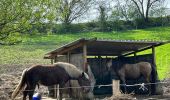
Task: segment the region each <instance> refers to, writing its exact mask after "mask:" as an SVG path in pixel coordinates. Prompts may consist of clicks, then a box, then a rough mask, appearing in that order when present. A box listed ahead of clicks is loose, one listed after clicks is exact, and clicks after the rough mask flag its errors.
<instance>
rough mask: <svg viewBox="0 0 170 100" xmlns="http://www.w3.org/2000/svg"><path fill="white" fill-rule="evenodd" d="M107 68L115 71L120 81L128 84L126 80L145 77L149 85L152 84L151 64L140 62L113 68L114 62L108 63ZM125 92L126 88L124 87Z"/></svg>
mask: <svg viewBox="0 0 170 100" xmlns="http://www.w3.org/2000/svg"><path fill="white" fill-rule="evenodd" d="M107 66H108V67H109V69H110V70H111V69H113V71H114V72H115V73H116V74H117V76H118V77H119V79H120V80H121V81H122V82H123V84H126V79H133V80H135V79H138V78H139V77H141V76H143V77H144V79H145V81H146V82H147V83H150V77H151V72H152V69H153V68H152V66H151V64H150V63H149V62H139V63H135V64H122V65H121V66H112V60H110V61H108V63H107ZM124 90H125V92H127V90H126V86H124ZM150 90H151V86H149V94H150Z"/></svg>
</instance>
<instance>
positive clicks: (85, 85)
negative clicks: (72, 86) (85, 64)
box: [78, 72, 91, 93]
mask: <svg viewBox="0 0 170 100" xmlns="http://www.w3.org/2000/svg"><path fill="white" fill-rule="evenodd" d="M78 83H79V84H80V86H82V89H83V92H86V93H87V92H89V91H90V89H91V87H90V79H89V76H88V75H87V74H86V73H85V72H82V74H81V75H80V76H79V78H78Z"/></svg>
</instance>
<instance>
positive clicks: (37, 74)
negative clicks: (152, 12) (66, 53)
mask: <svg viewBox="0 0 170 100" xmlns="http://www.w3.org/2000/svg"><path fill="white" fill-rule="evenodd" d="M71 79H72V80H78V83H79V84H80V86H90V81H89V77H88V75H87V74H86V73H85V72H83V71H81V70H79V69H78V68H77V67H76V66H74V65H72V64H69V63H64V62H58V63H56V64H53V65H35V66H33V67H31V68H29V69H25V70H24V71H23V73H22V77H21V81H20V83H19V84H18V86H17V87H16V89H15V90H14V92H13V93H12V100H13V99H14V98H15V97H16V96H17V95H18V93H19V92H20V91H21V90H22V89H23V88H24V87H25V86H26V87H25V89H24V90H23V100H26V97H27V95H29V100H32V96H33V93H34V90H35V88H36V85H37V84H39V83H40V84H42V85H45V86H51V85H55V84H59V87H60V88H63V87H64V85H65V83H66V82H67V81H68V80H71ZM82 89H83V90H84V92H88V91H89V90H90V88H89V87H83V88H82ZM61 99H62V92H61V91H60V100H61Z"/></svg>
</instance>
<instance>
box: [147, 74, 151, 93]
mask: <svg viewBox="0 0 170 100" xmlns="http://www.w3.org/2000/svg"><path fill="white" fill-rule="evenodd" d="M146 82H147V83H150V77H149V76H148V77H146ZM148 91H149V94H148V95H151V84H149V87H148Z"/></svg>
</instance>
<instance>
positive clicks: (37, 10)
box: [0, 0, 52, 44]
mask: <svg viewBox="0 0 170 100" xmlns="http://www.w3.org/2000/svg"><path fill="white" fill-rule="evenodd" d="M51 4H52V2H51V1H49V0H35V1H34V0H0V44H14V43H15V42H18V41H16V40H15V39H14V38H10V37H13V36H15V35H18V34H20V33H24V32H26V31H28V30H29V29H30V28H31V26H32V24H37V23H39V22H43V19H50V18H51V19H52V17H49V16H52V14H51V13H50V12H49V11H50V10H51V6H50V5H51Z"/></svg>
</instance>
